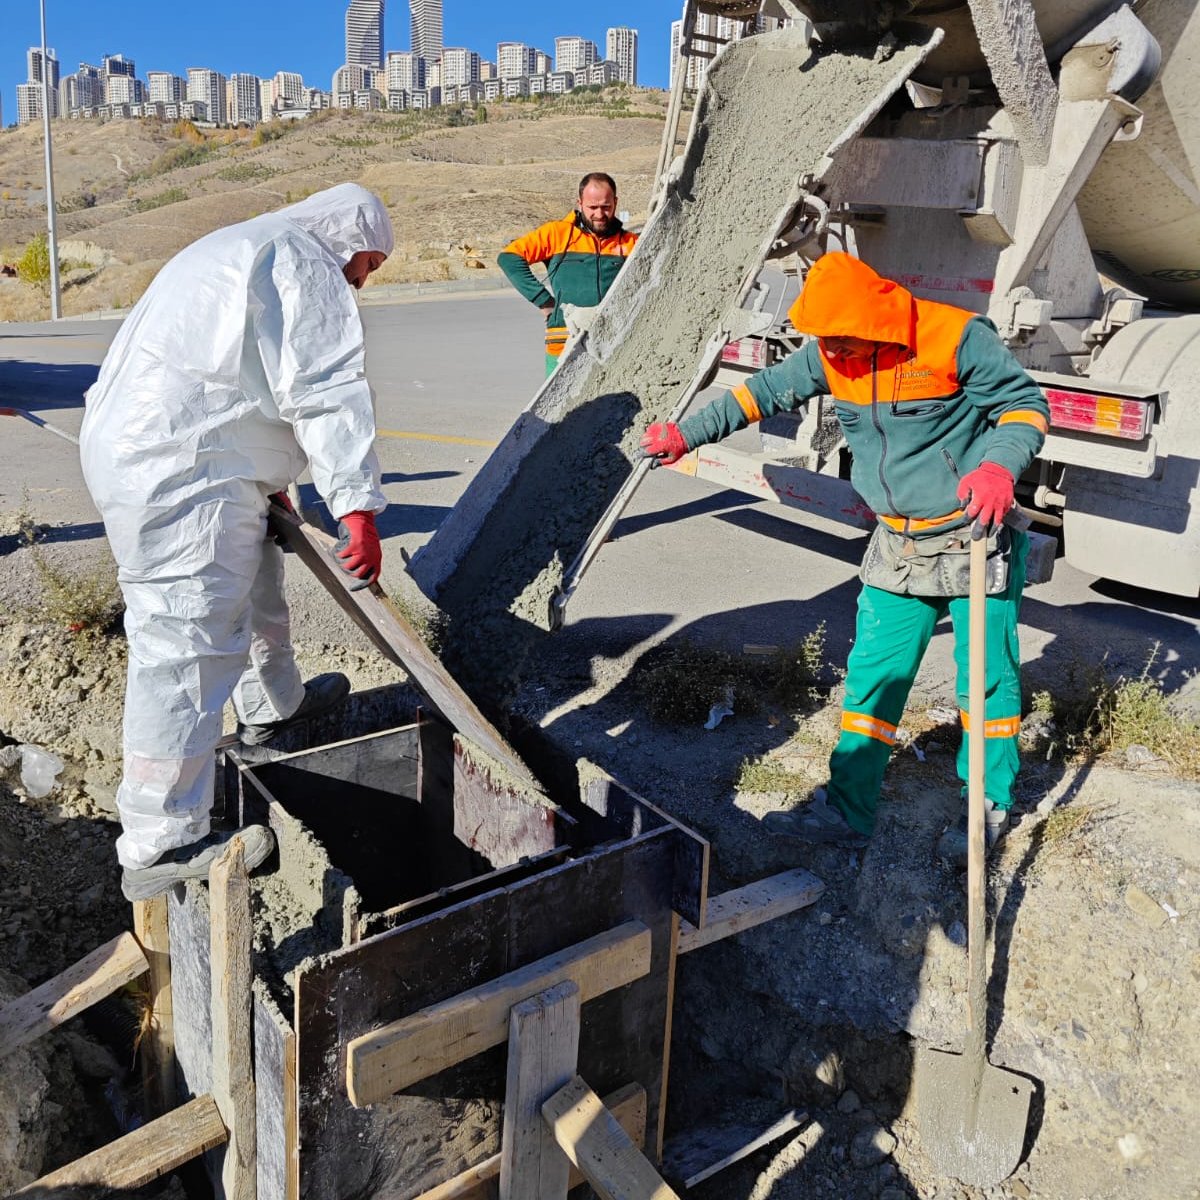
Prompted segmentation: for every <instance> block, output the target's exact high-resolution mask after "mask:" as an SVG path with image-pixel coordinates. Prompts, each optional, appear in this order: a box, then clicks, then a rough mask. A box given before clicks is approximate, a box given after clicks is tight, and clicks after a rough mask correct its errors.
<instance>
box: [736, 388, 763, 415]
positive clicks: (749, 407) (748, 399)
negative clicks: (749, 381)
mask: <svg viewBox="0 0 1200 1200" xmlns="http://www.w3.org/2000/svg"><path fill="white" fill-rule="evenodd" d="M733 398H734V399H735V400H736V401H737V402H738V407H739V408H740V409H741V410H742V412H744V413H745V414H746V420H747V421H751V422H753V421H761V420H762V410H761V409H760V408H759V407H758V401H757V400H755V398H754V396H753V394H752V393H751V391H750V389H749V388H748V387H747V386H746V385H745V384H744V383H739V384H738V385H737V387H735V388H734V389H733Z"/></svg>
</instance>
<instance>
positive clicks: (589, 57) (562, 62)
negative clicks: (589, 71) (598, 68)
mask: <svg viewBox="0 0 1200 1200" xmlns="http://www.w3.org/2000/svg"><path fill="white" fill-rule="evenodd" d="M599 57H600V51H599V49H598V48H597V46H596V43H595V42H589V41H588V40H587V38H581V37H559V38H555V39H554V69H555V70H556V71H582V70H583V69H584V68H585V67H589V66H591V65H592V63H594V62H595V61H596V60H597V59H598V58H599Z"/></svg>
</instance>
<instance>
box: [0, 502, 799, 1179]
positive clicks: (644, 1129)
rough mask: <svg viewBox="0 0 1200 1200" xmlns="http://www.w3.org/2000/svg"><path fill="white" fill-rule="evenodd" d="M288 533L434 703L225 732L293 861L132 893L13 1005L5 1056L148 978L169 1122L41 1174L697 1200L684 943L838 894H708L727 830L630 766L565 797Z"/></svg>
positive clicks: (233, 865) (223, 765)
mask: <svg viewBox="0 0 1200 1200" xmlns="http://www.w3.org/2000/svg"><path fill="white" fill-rule="evenodd" d="M272 520H273V522H274V529H275V531H276V532H277V533H280V534H281V535H282V536H284V537H285V538H286V539H287V540H288V542H289V544H291V545H292V546H293V548H294V549H296V550H297V552H298V553H299V554H300V555H301V557H302V558H303V559H304V561H305V562H306V563H307V564H308V565H309V566H310V567H311V568H312V569H313V571H314V572H315V573H316V574H317V575H318V577H319V578H320V579H321V581H322V582H323V583H324V584H325V586H326V587H327V588H328V589H329V590H330V591H331V593H333V594H334V595H335V598H336V599H337V600H338V603H339V604H340V605H341V606H342V607H343V608H344V609H345V610H346V611H347V612H348V613H349V614H350V615H351V617H352V618H353V619H354V620H355V621H356V623H358V624H359V626H360V627H361V628H362V629H363V630H364V632H366V633H367V634H368V636H370V637H371V638H372V640H373V641H374V642H375V643H376V645H377V646H379V648H380V649H381V651H382V652H384V653H385V654H386V655H387V657H389V658H390V659H392V661H394V662H397V663H399V664H401V665H403V666H404V667H405V668H406V670H407V671H408V672H409V676H410V678H411V679H412V682H413V683H414V684H415V685H416V688H417V689H418V691H419V692H420V696H421V698H420V700H419V703H420V704H421V705H422V706H423V707H424V710H425V712H424V715H422V714H421V713H420V712H419V711H418V710H417V709H416V708H415V707H414V700H415V697H414V694H413V693H411V692H409V691H407V690H406V689H404V688H401V687H396V688H390V689H378V690H377V691H375V692H372V693H367V694H363V695H359V696H356V697H354V698H353V703H352V704H351V705H350V706H349V707H347V708H346V709H344V710H342V711H340V712H339V713H337V714H336V716H326V717H321V718H317V719H315V720H312V721H308V722H304V723H303V724H302V725H300V726H298V727H296V728H294V729H292V730H290V731H289V732H288V733H287V734H286V735H285V737H284V738H283V740H282V743H281V744H276V745H275V746H273V747H272V748H271V749H261V748H260V749H257V750H251V749H248V748H245V747H241V746H240V745H238V744H236V743H234V742H233V741H232V740H230V741H229V742H227V743H225V744H223V745H222V746H221V747H219V749H218V768H219V769H218V771H217V789H216V797H215V800H216V806H215V810H214V812H215V815H216V817H217V818H218V819H223V820H224V821H225V822H226V823H227V824H229V825H233V826H235V827H241V826H244V825H247V824H250V823H255V822H265V823H266V824H268V825H269V826H270V827H271V829H272V830H273V832H274V834H275V839H276V843H277V856H276V857H275V858H274V859H271V860H268V862H267V863H266V864H264V866H263V868H262V870H261V871H260V872H259V874H258V876H257V877H256V879H255V880H253V881H250V880H248V879H247V876H246V872H245V869H244V865H243V863H242V857H241V843H240V839H237V838H235V839H233V841H232V842H231V847H230V850H229V851H228V852H227V853H226V854H225V855H223V856H222V858H221V859H220V860H218V862H217V863H216V864H214V866H213V868H212V871H211V873H210V876H209V880H208V882H207V884H205V883H200V882H193V883H189V884H187V885H180V886H178V887H176V888H175V889H174V891H173V892H172V893H171V894H170V895H169V897H163V898H160V899H158V900H155V901H151V902H148V903H147V904H143V905H138V906H135V919H134V928H135V934H136V936H134V935H129V934H127V935H123V937H122V938H121V939H117V941H116V942H114V943H111V944H110V945H109V946H107V947H102V948H101V950H100V951H97V952H96V953H95V954H94V955H92V956H89V958H88V959H86V960H84V961H83V962H82V963H81V964H79V965H78V967H77V968H74V969H73V971H71V972H66V973H64V975H63V976H61V977H59V978H58V979H56V980H51V981H49V982H48V983H47V984H45V985H43V987H42V988H39V989H37V990H36V991H35V992H34V993H31V994H30V996H28V997H23V998H22V999H20V1000H18V1001H16V1002H14V1003H13V1004H11V1005H9V1006H8V1007H7V1008H5V1009H3V1010H0V1057H2V1056H3V1054H4V1053H6V1052H7V1050H8V1049H10V1048H12V1047H13V1046H15V1045H18V1044H21V1043H22V1042H23V1041H25V1040H28V1038H29V1037H31V1036H36V1035H37V1034H38V1033H40V1032H42V1031H44V1030H45V1029H48V1028H51V1027H52V1026H53V1025H55V1024H58V1023H60V1022H61V1021H62V1020H66V1019H68V1018H69V1017H70V1016H71V1015H72V1014H73V1013H74V1012H77V1011H78V1010H79V1008H80V1007H82V1006H84V1005H85V1004H86V1003H87V1002H90V1001H89V999H88V998H89V997H92V998H95V997H98V996H99V995H103V994H107V993H108V992H111V991H112V990H114V989H115V988H116V987H119V986H121V985H122V984H123V983H124V982H125V981H126V980H127V979H129V978H132V977H134V976H137V975H142V974H145V975H147V976H148V978H149V992H148V994H149V1003H150V1005H151V1014H152V1015H151V1022H150V1028H151V1035H150V1048H151V1049H152V1051H153V1053H152V1054H151V1055H150V1058H149V1062H150V1064H151V1065H150V1066H149V1067H148V1077H147V1085H148V1086H147V1095H148V1097H149V1098H150V1102H151V1104H152V1105H157V1109H156V1112H165V1115H163V1116H161V1117H159V1118H158V1120H155V1121H153V1122H152V1123H151V1124H150V1125H147V1126H146V1127H145V1128H144V1129H142V1130H139V1131H137V1132H136V1133H135V1134H131V1135H129V1137H127V1138H124V1139H121V1141H120V1142H118V1143H114V1145H113V1146H112V1147H109V1148H107V1149H106V1150H105V1151H101V1152H98V1154H97V1155H94V1156H89V1157H88V1158H87V1159H83V1160H80V1162H79V1163H77V1164H73V1166H72V1167H71V1168H65V1169H64V1170H65V1172H66V1174H65V1175H64V1174H63V1173H56V1175H55V1176H54V1177H48V1179H47V1180H45V1181H39V1184H42V1183H46V1182H53V1183H55V1184H60V1183H67V1182H72V1183H73V1182H85V1183H88V1184H89V1185H91V1186H93V1187H109V1188H112V1187H120V1186H125V1187H129V1186H136V1185H137V1183H139V1182H145V1181H147V1180H149V1179H152V1178H154V1177H156V1176H157V1175H159V1174H161V1173H163V1172H164V1171H165V1170H169V1169H171V1168H172V1167H173V1166H175V1165H178V1164H179V1163H181V1162H184V1161H187V1160H188V1159H190V1158H194V1157H196V1156H197V1155H200V1154H205V1155H206V1165H207V1167H208V1171H209V1176H210V1178H211V1179H212V1182H213V1186H214V1191H215V1193H216V1195H217V1197H218V1198H222V1197H223V1198H228V1200H234V1198H236V1200H251V1198H253V1197H259V1198H260V1200H301V1198H303V1200H351V1198H354V1197H368V1196H372V1197H373V1196H379V1197H388V1198H391V1200H485V1198H487V1200H491V1198H492V1197H499V1198H500V1200H564V1197H565V1196H566V1194H567V1191H568V1190H569V1189H570V1188H573V1187H575V1186H576V1185H578V1184H579V1183H581V1182H583V1181H587V1182H588V1183H590V1184H591V1186H592V1187H593V1188H594V1190H595V1191H596V1192H597V1193H598V1194H600V1195H602V1196H621V1197H630V1198H631V1200H636V1198H642V1200H650V1198H651V1197H653V1198H654V1200H670V1197H672V1196H674V1195H675V1193H674V1192H672V1191H671V1190H670V1188H669V1187H668V1186H667V1185H666V1183H665V1182H664V1181H663V1179H662V1178H661V1176H660V1175H659V1173H658V1167H657V1164H658V1163H659V1162H660V1160H661V1158H662V1151H663V1122H664V1117H665V1111H666V1098H667V1081H668V1077H669V1051H670V1044H671V1017H672V1010H673V1007H674V1003H675V974H676V964H677V961H678V957H679V955H680V954H685V953H689V952H690V951H692V950H695V949H699V948H700V947H702V946H704V945H708V944H709V943H711V942H714V941H717V940H719V939H720V938H723V937H726V936H729V935H730V934H732V933H736V932H738V931H739V930H742V929H746V928H749V927H751V926H753V925H757V924H760V923H761V922H763V921H767V920H771V919H773V918H775V917H778V916H781V915H783V914H784V913H786V912H792V911H795V910H796V909H798V908H802V907H804V906H805V905H807V904H811V903H812V902H813V900H815V899H816V897H817V896H818V895H819V894H820V892H821V890H822V885H821V884H820V882H819V881H818V880H816V879H815V878H813V877H812V876H811V875H809V874H808V873H807V872H805V871H790V872H785V873H784V874H783V875H779V876H775V877H773V878H771V879H768V880H761V881H759V882H757V883H755V884H751V885H749V886H747V887H745V888H742V889H739V890H738V891H735V892H730V893H726V894H724V895H720V896H715V897H711V898H710V897H709V895H708V873H709V847H708V843H707V842H706V841H705V840H704V839H703V838H702V837H699V836H698V835H697V834H695V833H694V832H692V831H691V830H689V829H687V828H686V827H685V826H684V825H682V824H681V823H680V822H678V821H677V820H675V819H674V818H672V817H671V816H669V815H668V814H667V813H665V812H663V811H662V810H660V809H659V808H657V807H656V806H655V805H654V804H652V803H651V802H649V801H648V800H646V799H644V798H643V797H641V796H638V795H636V794H635V793H633V792H631V791H629V790H628V789H627V788H625V787H623V786H622V785H621V784H620V783H619V782H618V781H617V780H615V779H613V778H611V777H610V776H609V775H607V774H605V773H604V772H603V771H600V770H598V769H595V768H592V767H590V766H589V765H587V764H579V786H578V791H577V793H576V794H572V795H567V796H561V795H556V796H547V795H546V794H545V792H544V790H543V789H542V787H541V785H540V784H539V783H538V781H537V780H536V779H535V778H534V776H533V775H532V773H531V772H530V771H529V769H528V768H527V767H526V765H525V764H524V763H523V762H522V761H521V759H520V757H519V756H518V755H517V754H516V753H515V751H513V749H512V747H511V746H509V745H508V743H507V742H506V741H505V739H504V738H503V736H502V735H501V734H500V733H499V732H498V731H497V730H496V729H495V728H494V727H493V726H492V725H491V724H490V723H489V722H488V720H487V719H486V717H484V716H483V714H482V713H481V712H480V711H479V710H478V709H477V708H476V707H475V705H474V704H473V703H472V702H471V700H470V699H469V698H468V697H467V696H466V695H465V694H464V693H463V692H462V690H461V689H460V688H459V687H458V685H457V684H456V683H455V682H454V680H453V679H452V678H450V676H449V675H448V674H447V673H446V672H445V670H444V668H443V667H442V666H441V664H440V663H439V662H438V661H437V659H436V658H435V657H434V656H433V655H432V654H431V653H430V652H429V651H428V650H427V649H426V648H425V647H424V645H423V644H422V643H421V642H420V639H419V638H418V637H417V636H416V634H415V632H414V631H413V630H412V628H411V627H410V626H409V625H408V624H407V622H406V621H405V620H404V619H403V618H402V617H401V616H400V614H399V613H398V612H397V611H396V610H395V609H394V608H393V607H392V606H391V605H390V603H389V602H388V600H387V597H386V596H384V595H383V593H382V592H380V591H379V589H378V588H377V587H372V588H370V589H368V590H366V591H362V592H350V591H349V590H348V582H347V580H346V578H345V577H344V576H342V575H341V574H340V572H338V571H337V570H336V568H333V567H331V566H330V564H329V562H328V559H327V552H328V548H329V543H330V539H329V538H328V537H327V536H326V535H324V534H323V533H321V532H320V531H317V530H313V529H312V528H311V527H308V526H304V525H302V524H300V523H299V522H297V521H296V520H295V519H293V518H290V517H286V516H284V515H283V514H280V513H274V514H273V516H272ZM430 714H432V715H430ZM272 905H274V906H275V907H274V908H273V907H272ZM281 913H282V914H283V915H282V916H281V915H280V914H281ZM602 1097H603V1099H602ZM174 1104H179V1105H180V1107H178V1108H174V1109H173V1110H172V1111H170V1112H166V1111H165V1110H167V1109H168V1108H171V1106H172V1105H174ZM733 1157H734V1156H732V1155H731V1156H730V1157H729V1159H728V1160H729V1161H732V1158H733ZM700 1169H702V1170H708V1171H711V1170H712V1169H714V1168H713V1167H712V1166H711V1165H710V1166H708V1167H707V1168H705V1167H703V1166H702V1167H701V1168H700ZM696 1170H697V1168H696V1167H695V1165H694V1164H692V1165H689V1166H688V1168H687V1171H686V1172H684V1173H683V1174H689V1173H690V1174H693V1175H694V1174H695V1173H696ZM60 1176H61V1178H60ZM682 1177H683V1175H681V1178H682Z"/></svg>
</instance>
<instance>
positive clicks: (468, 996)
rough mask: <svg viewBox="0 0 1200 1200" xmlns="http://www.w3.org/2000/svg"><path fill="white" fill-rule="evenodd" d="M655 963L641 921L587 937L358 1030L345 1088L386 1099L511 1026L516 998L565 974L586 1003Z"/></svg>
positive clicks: (367, 1098)
mask: <svg viewBox="0 0 1200 1200" xmlns="http://www.w3.org/2000/svg"><path fill="white" fill-rule="evenodd" d="M649 970H650V930H649V929H647V927H646V926H645V925H644V924H642V922H641V921H628V922H626V923H625V924H624V925H619V926H618V927H617V928H616V929H610V930H608V931H607V932H606V933H602V934H599V935H597V936H596V937H593V938H589V939H588V940H587V941H585V942H580V943H579V944H578V945H575V946H571V947H569V948H568V949H566V950H562V951H559V952H558V953H556V954H551V955H549V956H548V957H546V958H542V959H538V960H537V961H536V962H532V963H530V964H529V965H528V966H525V967H521V968H519V969H518V970H516V971H511V972H509V973H508V974H507V975H501V976H500V978H498V979H493V980H492V981H490V982H489V983H485V984H483V985H481V986H479V987H475V988H472V989H471V990H470V991H466V992H462V993H460V994H459V995H457V996H453V997H451V998H450V999H448V1000H444V1001H442V1002H441V1003H440V1004H435V1005H432V1006H431V1007H429V1008H425V1009H423V1010H422V1011H421V1012H418V1013H414V1014H413V1015H412V1016H410V1017H405V1018H403V1019H402V1020H399V1021H394V1022H392V1024H390V1025H386V1026H384V1027H383V1028H382V1029H377V1030H375V1031H374V1032H373V1033H368V1034H365V1035H364V1036H362V1037H359V1038H355V1039H354V1040H353V1041H352V1042H351V1043H350V1045H349V1046H348V1047H347V1050H346V1091H347V1093H348V1095H349V1097H350V1101H351V1103H353V1104H354V1105H356V1106H358V1107H360V1108H361V1107H363V1106H364V1105H367V1104H377V1103H379V1102H380V1101H381V1100H385V1099H387V1097H388V1096H391V1095H393V1094H394V1093H395V1092H398V1091H401V1090H402V1089H403V1088H406V1087H409V1086H410V1085H411V1084H414V1083H417V1082H418V1081H420V1080H422V1079H426V1078H428V1077H429V1076H430V1075H434V1074H436V1073H437V1072H438V1071H443V1070H445V1069H446V1068H447V1067H452V1066H454V1065H455V1064H456V1063H460V1062H462V1061H463V1060H464V1059H466V1058H470V1057H472V1056H473V1055H475V1054H479V1053H480V1052H481V1051H483V1050H487V1049H488V1048H489V1047H491V1046H498V1045H500V1044H501V1043H502V1042H503V1041H504V1039H505V1037H506V1036H507V1033H508V1014H509V1010H510V1009H511V1008H512V1006H513V1005H514V1004H516V1003H518V1002H520V1001H521V1000H524V999H527V998H528V997H530V996H533V995H536V994H537V993H538V992H541V991H544V990H545V989H546V988H548V987H552V986H553V985H554V984H556V983H561V982H563V981H564V980H568V979H569V980H571V981H572V982H574V983H575V984H577V985H578V987H579V992H580V998H581V1001H582V1002H583V1003H586V1002H587V1001H588V1000H591V999H592V998H593V997H595V996H599V995H603V994H604V993H605V992H609V991H612V990H613V989H614V988H619V987H623V986H624V985H625V984H627V983H632V982H633V980H635V979H640V978H641V977H642V976H643V975H646V974H648V973H649Z"/></svg>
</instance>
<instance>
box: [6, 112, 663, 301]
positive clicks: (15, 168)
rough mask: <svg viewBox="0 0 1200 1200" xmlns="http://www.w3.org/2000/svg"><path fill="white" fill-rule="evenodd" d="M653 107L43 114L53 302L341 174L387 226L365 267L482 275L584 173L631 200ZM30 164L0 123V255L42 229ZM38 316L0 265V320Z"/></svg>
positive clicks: (386, 272)
mask: <svg viewBox="0 0 1200 1200" xmlns="http://www.w3.org/2000/svg"><path fill="white" fill-rule="evenodd" d="M664 105H665V97H664V96H663V94H662V93H660V92H652V91H633V92H630V91H628V90H627V89H610V90H609V91H607V92H605V93H602V94H596V93H582V94H572V95H568V96H563V97H552V98H548V99H546V100H543V101H541V102H512V103H507V104H500V105H490V106H488V108H487V109H486V110H475V111H473V110H471V109H469V108H467V109H465V110H459V109H456V108H445V109H432V110H429V111H427V112H420V113H356V112H355V113H350V112H325V113H321V114H317V115H316V116H315V117H313V118H309V119H308V120H305V121H301V122H297V123H296V124H294V125H272V126H264V127H261V128H260V129H259V130H258V131H251V130H217V131H210V132H203V131H197V130H195V129H194V128H193V127H192V126H190V125H188V124H187V123H182V124H179V125H168V124H163V123H161V122H158V121H113V122H109V123H107V124H104V125H100V124H98V123H96V122H90V121H80V122H65V121H64V122H59V123H58V124H57V125H56V126H55V131H54V134H55V142H54V151H55V159H54V162H55V181H56V185H57V191H58V197H57V198H58V209H59V214H60V215H59V241H60V257H61V258H63V259H64V260H66V267H67V268H68V269H67V270H66V273H65V275H64V284H65V286H64V291H63V310H64V312H65V313H67V314H72V313H83V312H91V311H95V310H97V309H101V308H108V307H122V306H126V305H129V304H131V303H132V302H133V301H134V300H136V299H137V297H138V296H139V295H141V293H142V291H143V290H144V289H145V287H146V286H147V284H148V283H149V282H150V280H151V279H152V278H153V277H154V274H155V272H156V271H157V270H158V268H159V267H160V266H161V265H162V264H163V263H164V262H165V261H166V260H167V259H168V258H170V257H171V256H172V255H173V254H175V253H176V252H177V251H178V250H180V249H181V248H182V247H183V246H185V245H187V244H188V243H189V242H191V241H194V240H195V239H196V238H198V237H201V236H203V235H204V234H206V233H209V232H210V231H212V230H213V229H216V228H218V227H220V226H222V225H227V224H230V223H232V222H235V221H240V220H245V219H246V218H248V217H252V216H257V215H258V214H260V213H263V212H269V211H272V210H273V209H276V208H279V207H282V206H283V205H284V204H287V203H289V202H291V201H293V200H298V199H300V198H301V197H303V196H305V195H308V194H309V193H310V192H313V191H317V190H319V189H321V188H323V187H328V186H330V185H332V184H335V183H342V182H345V181H347V180H352V181H356V182H360V183H363V184H365V185H366V186H367V187H370V188H372V189H373V190H374V191H375V192H377V193H378V194H379V195H380V196H381V197H382V198H383V200H384V202H385V203H386V204H387V205H388V209H389V211H390V213H391V216H392V221H393V223H394V225H395V228H396V236H397V245H396V251H395V253H394V254H393V256H392V258H391V259H390V260H389V262H388V263H387V264H385V266H384V268H383V270H382V271H380V272H379V273H378V275H377V276H376V277H375V279H374V280H373V282H377V283H401V282H417V281H426V280H436V279H452V278H458V277H461V276H466V275H472V274H476V275H478V274H481V273H485V272H495V270H496V269H495V266H494V263H495V257H496V254H497V252H498V251H499V250H500V248H501V247H502V246H503V245H504V244H505V243H506V242H507V241H509V240H510V239H511V238H512V237H513V236H515V235H516V234H518V233H522V232H524V231H525V230H526V229H528V228H530V227H532V226H533V225H536V224H538V223H540V222H542V221H545V220H547V219H549V218H552V217H557V216H561V215H562V214H563V213H564V212H565V211H566V210H567V209H568V208H569V207H570V204H571V201H572V199H573V197H574V189H575V185H576V183H577V181H578V179H579V176H580V175H582V174H583V173H584V172H586V171H588V170H605V171H608V172H609V173H610V174H612V175H614V176H615V177H616V179H617V182H618V185H619V187H620V189H621V203H622V206H623V207H624V208H627V209H629V211H630V212H631V213H632V214H633V215H634V218H635V219H636V218H638V217H639V216H642V215H644V212H645V205H646V201H647V198H648V194H649V189H650V185H651V178H652V175H653V171H654V162H655V156H656V154H657V151H658V144H659V139H660V137H661V135H662V129H663V124H662V115H663V110H664ZM481 116H482V118H483V119H482V123H477V122H478V121H480V117H481ZM42 179H43V167H42V141H41V127H40V126H26V127H23V128H19V129H9V130H3V131H0V261H2V262H6V263H12V262H15V261H16V259H17V258H18V257H19V255H20V254H21V251H22V249H23V247H24V246H25V244H26V243H27V242H28V241H29V239H30V238H32V237H34V236H36V235H37V234H38V233H40V232H41V231H42V230H44V228H45V192H44V187H43V184H42ZM479 263H482V264H483V265H482V266H480V265H476V264H479ZM47 313H48V301H47V300H46V298H45V296H44V295H43V294H42V293H41V292H40V291H39V290H38V289H36V288H34V287H31V286H29V285H27V284H22V283H19V282H17V281H15V280H9V279H4V280H0V320H31V319H37V318H39V317H42V316H45V315H47Z"/></svg>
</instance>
